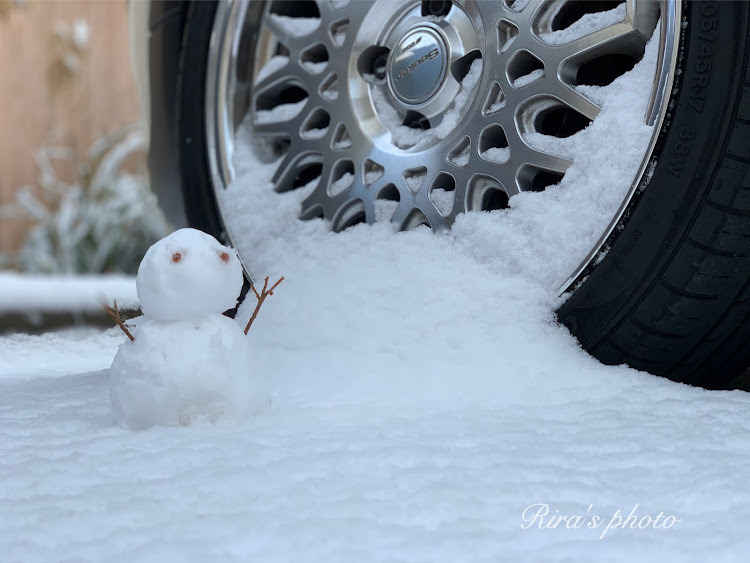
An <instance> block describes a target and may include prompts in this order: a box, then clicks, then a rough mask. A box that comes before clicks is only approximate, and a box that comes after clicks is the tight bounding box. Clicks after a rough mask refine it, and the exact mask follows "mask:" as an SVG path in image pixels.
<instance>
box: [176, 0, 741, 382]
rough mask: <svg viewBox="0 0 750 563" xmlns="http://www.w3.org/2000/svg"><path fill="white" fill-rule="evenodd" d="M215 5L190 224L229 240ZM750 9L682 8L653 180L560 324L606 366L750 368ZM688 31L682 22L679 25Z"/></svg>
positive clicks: (192, 146) (194, 9) (189, 99)
mask: <svg viewBox="0 0 750 563" xmlns="http://www.w3.org/2000/svg"><path fill="white" fill-rule="evenodd" d="M215 14H216V4H215V3H213V2H193V3H192V4H191V6H190V9H189V12H188V14H187V19H186V22H185V29H184V36H183V45H182V56H181V63H180V80H179V87H178V114H179V115H178V123H179V147H178V152H179V162H180V167H181V173H182V178H183V192H184V199H185V201H186V202H187V204H186V205H187V209H186V213H187V217H188V220H189V222H190V223H191V225H193V226H195V227H197V228H200V229H203V230H205V231H207V232H209V233H211V234H213V235H215V236H217V237H219V238H220V239H223V240H225V241H226V235H225V233H224V229H223V227H222V223H221V219H220V215H219V213H218V211H217V204H216V200H215V198H214V195H213V194H214V186H213V185H212V180H211V178H212V175H211V170H210V166H209V162H208V157H207V150H208V149H207V145H206V121H205V118H204V116H205V104H206V67H207V64H208V56H209V43H210V40H211V32H212V27H213V21H214V17H215ZM749 14H750V4H748V3H746V2H717V1H691V2H684V3H683V6H682V16H683V25H682V27H681V30H680V31H681V37H680V50H679V53H680V54H679V57H678V58H677V67H676V69H675V71H676V77H675V82H674V87H673V89H672V92H671V94H670V95H669V101H668V107H669V110H668V113H667V115H666V118H665V119H664V121H663V125H662V128H661V130H660V132H659V134H658V138H657V141H656V145H655V148H654V150H653V152H652V157H651V163H650V167H649V170H650V173H649V174H647V175H646V176H645V177H644V178H643V179H642V181H641V183H640V185H639V186H638V189H637V190H636V194H635V196H634V197H633V198H632V200H631V201H630V203H629V205H628V207H627V209H626V210H625V212H624V214H623V215H622V217H621V219H620V222H619V224H618V225H617V228H615V229H614V230H613V231H612V234H611V235H610V236H609V239H608V240H607V241H606V243H605V245H604V247H603V248H604V249H606V253H605V252H604V251H603V252H601V253H600V255H599V256H598V257H597V259H596V260H593V261H592V264H594V263H595V264H596V266H589V267H588V268H586V269H585V270H583V271H582V272H581V273H580V275H579V276H578V277H577V280H576V282H575V283H574V284H573V285H571V286H570V288H569V290H568V291H567V293H566V299H565V301H564V302H563V304H562V305H561V306H560V308H559V310H558V318H559V319H560V321H561V322H562V323H563V324H564V325H565V326H566V327H567V328H568V329H569V330H570V332H571V333H572V334H574V335H575V336H576V337H577V338H578V340H579V341H580V343H581V345H582V346H583V347H584V348H585V349H586V350H587V351H588V352H589V353H591V354H592V355H593V356H594V357H596V358H598V359H599V360H600V361H602V362H603V363H605V364H628V365H630V366H632V367H634V368H636V369H641V370H644V371H648V372H650V373H653V374H656V375H660V376H665V377H668V378H670V379H673V380H675V381H681V382H685V383H690V384H694V385H701V386H704V387H708V388H722V387H724V386H726V385H727V383H728V382H730V381H731V380H732V379H734V378H735V377H736V376H737V375H739V374H740V373H742V371H743V370H744V369H745V368H746V367H747V366H748V364H750V345H748V344H749V343H748V339H750V71H748V59H749V58H750V42H749V41H748V31H749V30H750V26H749V21H750V15H749ZM678 27H679V25H678Z"/></svg>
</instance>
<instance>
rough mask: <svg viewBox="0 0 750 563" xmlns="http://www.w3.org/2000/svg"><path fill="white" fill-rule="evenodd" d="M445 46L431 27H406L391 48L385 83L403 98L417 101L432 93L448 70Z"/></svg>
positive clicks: (413, 102) (411, 101) (412, 102)
mask: <svg viewBox="0 0 750 563" xmlns="http://www.w3.org/2000/svg"><path fill="white" fill-rule="evenodd" d="M447 51H448V49H447V46H446V44H445V41H444V40H443V38H442V37H441V35H440V34H439V33H438V32H437V31H435V30H434V29H432V28H429V27H418V28H416V29H412V30H411V31H409V32H408V33H407V34H406V35H404V37H403V38H402V39H401V41H399V43H398V46H397V47H396V48H395V49H394V50H393V55H392V57H391V63H390V69H389V72H388V83H389V85H390V88H391V91H392V92H393V93H394V94H395V95H396V97H397V98H399V99H400V100H401V101H402V102H404V103H406V104H409V105H419V104H421V103H423V102H426V101H427V100H428V99H430V97H432V96H433V95H434V94H435V93H436V92H437V91H438V89H439V88H440V86H441V85H442V84H443V81H444V79H445V75H446V71H447V70H448V64H447V63H448V52H447Z"/></svg>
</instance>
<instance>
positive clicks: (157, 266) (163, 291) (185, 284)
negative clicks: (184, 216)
mask: <svg viewBox="0 0 750 563" xmlns="http://www.w3.org/2000/svg"><path fill="white" fill-rule="evenodd" d="M243 279H244V278H243V275H242V265H241V264H240V261H239V259H238V258H237V253H236V252H235V251H234V250H233V249H231V248H228V247H226V246H223V245H222V244H220V243H219V241H217V240H216V239H215V238H214V237H212V236H211V235H207V234H206V233H203V232H201V231H198V230H196V229H180V230H178V231H175V232H174V233H172V234H171V235H169V236H168V237H165V238H163V239H161V240H160V241H158V242H156V243H155V244H154V245H153V246H151V248H149V249H148V251H147V252H146V255H145V256H144V257H143V260H142V261H141V265H140V266H139V267H138V277H137V278H136V287H137V289H138V299H139V300H140V302H141V308H142V309H143V314H144V315H146V316H147V317H150V318H152V319H154V320H157V321H178V320H191V319H197V318H201V317H205V316H207V315H211V314H216V313H223V312H224V311H226V310H227V309H231V308H232V307H234V306H235V305H236V304H237V298H238V297H239V294H240V291H241V290H242V283H243Z"/></svg>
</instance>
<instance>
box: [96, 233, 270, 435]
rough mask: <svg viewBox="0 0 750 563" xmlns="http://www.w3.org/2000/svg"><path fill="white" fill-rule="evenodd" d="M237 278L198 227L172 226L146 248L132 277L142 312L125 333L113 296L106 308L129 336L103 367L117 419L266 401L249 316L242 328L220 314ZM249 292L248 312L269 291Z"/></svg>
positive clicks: (151, 419)
mask: <svg viewBox="0 0 750 563" xmlns="http://www.w3.org/2000/svg"><path fill="white" fill-rule="evenodd" d="M266 283H267V280H266ZM242 284H243V274H242V266H241V264H240V261H239V259H238V258H237V254H236V253H235V251H234V250H233V249H231V248H228V247H226V246H223V245H221V244H220V243H219V242H218V241H217V240H216V239H215V238H214V237H212V236H210V235H207V234H206V233H203V232H201V231H197V230H195V229H180V230H178V231H176V232H174V233H172V234H171V235H169V236H168V237H166V238H164V239H162V240H160V241H159V242H157V243H155V244H154V245H153V246H152V247H151V248H149V250H148V252H146V255H145V256H144V258H143V261H142V262H141V265H140V267H139V268H138V276H137V278H136V287H137V290H138V298H139V300H140V302H141V308H142V310H143V316H142V317H139V318H137V319H135V328H134V329H133V334H131V333H130V331H128V329H127V328H126V327H125V325H124V324H123V323H122V321H121V320H120V318H119V313H118V312H117V309H116V304H115V310H114V311H112V310H110V313H111V314H113V317H114V318H115V320H116V321H117V322H118V324H119V325H120V327H121V328H122V329H123V331H125V333H126V334H127V335H128V338H129V339H128V340H126V341H125V342H124V343H123V344H122V345H121V346H120V348H119V350H118V351H117V355H116V356H115V359H114V361H113V362H112V368H111V370H110V374H111V382H110V397H111V400H112V415H113V418H114V420H115V422H116V423H117V424H119V425H121V426H124V427H126V428H130V429H133V430H142V429H146V428H149V427H151V426H157V425H158V426H177V425H181V426H187V425H189V424H191V423H193V422H196V421H203V420H206V421H210V422H214V421H216V420H218V419H220V418H222V419H239V418H243V417H245V416H247V415H249V414H253V413H255V412H258V411H260V410H261V409H262V408H263V407H265V406H267V405H268V394H267V391H266V385H265V382H264V381H262V379H261V378H260V377H259V374H258V373H256V372H255V371H254V370H253V369H252V354H251V348H250V345H249V340H250V339H249V338H247V336H245V335H246V333H247V328H249V323H248V327H247V328H246V329H245V331H243V330H242V328H241V327H240V326H239V325H238V324H237V323H236V322H235V321H234V320H233V319H230V318H228V317H226V316H224V315H222V312H223V311H226V310H228V309H231V308H233V307H235V306H236V304H237V298H238V296H239V294H240V291H241V289H242ZM276 285H278V283H277V284H276ZM274 287H276V286H274ZM264 290H265V288H264ZM253 291H255V290H253ZM256 295H257V296H258V307H256V310H255V313H254V314H253V318H255V315H257V312H258V309H259V308H260V305H261V304H262V299H261V297H262V298H263V299H264V298H265V297H266V296H267V295H270V291H263V292H262V294H258V293H257V292H256Z"/></svg>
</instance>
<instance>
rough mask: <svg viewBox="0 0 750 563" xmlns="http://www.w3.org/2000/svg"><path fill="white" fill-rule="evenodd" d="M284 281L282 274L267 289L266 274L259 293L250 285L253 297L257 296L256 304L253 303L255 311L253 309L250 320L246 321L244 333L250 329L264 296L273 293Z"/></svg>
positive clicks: (264, 298)
mask: <svg viewBox="0 0 750 563" xmlns="http://www.w3.org/2000/svg"><path fill="white" fill-rule="evenodd" d="M283 281H284V277H283V276H282V277H281V278H279V281H277V282H276V283H275V284H273V285H272V286H271V289H268V276H266V280H265V281H264V282H263V289H261V290H260V293H258V290H257V289H255V286H254V285H253V286H251V288H252V290H253V293H255V297H257V298H258V304H257V305H255V311H253V314H252V316H251V317H250V320H249V321H247V326H246V327H245V334H247V331H248V330H250V327H251V326H252V325H253V321H254V320H255V317H257V316H258V311H260V308H261V306H262V305H263V302H264V301H265V300H266V297H268V296H269V295H273V290H274V289H276V288H277V287H278V286H279V284H280V283H281V282H283Z"/></svg>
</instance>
